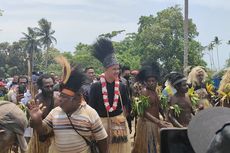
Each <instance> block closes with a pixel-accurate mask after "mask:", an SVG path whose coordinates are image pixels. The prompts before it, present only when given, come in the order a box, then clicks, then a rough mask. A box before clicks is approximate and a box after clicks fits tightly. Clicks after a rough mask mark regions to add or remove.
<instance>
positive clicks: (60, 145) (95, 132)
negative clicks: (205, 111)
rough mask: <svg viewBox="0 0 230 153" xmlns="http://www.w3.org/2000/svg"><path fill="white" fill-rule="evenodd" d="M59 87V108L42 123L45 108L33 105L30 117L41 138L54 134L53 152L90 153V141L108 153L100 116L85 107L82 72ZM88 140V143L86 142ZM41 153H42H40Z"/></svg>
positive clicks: (76, 72)
mask: <svg viewBox="0 0 230 153" xmlns="http://www.w3.org/2000/svg"><path fill="white" fill-rule="evenodd" d="M63 78H67V79H64V80H63V81H62V83H61V85H60V96H59V101H60V105H59V106H58V107H56V108H54V109H53V110H52V111H51V112H50V113H49V114H48V115H47V116H46V118H45V119H43V120H42V110H43V109H45V108H44V107H43V106H40V107H39V106H38V105H31V106H30V110H29V112H30V116H31V122H32V124H33V127H34V128H35V130H36V131H37V133H38V134H39V135H44V134H50V133H54V148H53V149H54V150H55V151H57V152H60V153H91V147H90V145H89V144H88V143H87V141H92V140H95V141H96V142H97V144H98V148H99V151H100V153H107V145H106V142H107V133H106V131H105V128H104V127H103V125H102V122H101V120H100V118H99V116H98V114H97V112H96V111H95V110H94V109H92V108H91V107H90V106H89V105H87V104H86V102H85V100H84V98H83V96H82V92H81V90H80V89H81V86H82V85H83V83H84V81H85V76H84V75H83V73H82V72H79V71H77V70H73V71H72V72H71V74H70V75H69V76H68V75H67V77H63ZM86 139H87V140H86ZM40 153H41V152H40Z"/></svg>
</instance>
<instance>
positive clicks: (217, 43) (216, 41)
mask: <svg viewBox="0 0 230 153" xmlns="http://www.w3.org/2000/svg"><path fill="white" fill-rule="evenodd" d="M213 43H214V45H215V46H216V56H217V62H218V69H219V70H220V59H219V51H218V46H219V45H220V44H221V40H219V38H218V37H217V36H215V38H214V40H213Z"/></svg>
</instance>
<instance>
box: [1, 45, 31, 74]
mask: <svg viewBox="0 0 230 153" xmlns="http://www.w3.org/2000/svg"><path fill="white" fill-rule="evenodd" d="M23 45H24V44H23V43H22V42H13V43H12V44H9V43H7V42H3V43H0V77H3V78H7V77H12V76H13V75H15V74H18V75H20V74H27V65H26V64H27V63H26V52H25V51H24V50H23Z"/></svg>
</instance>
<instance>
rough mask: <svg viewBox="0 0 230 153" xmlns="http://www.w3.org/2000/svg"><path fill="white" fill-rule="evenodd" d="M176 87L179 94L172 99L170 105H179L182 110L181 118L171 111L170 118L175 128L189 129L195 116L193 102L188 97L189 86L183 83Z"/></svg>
mask: <svg viewBox="0 0 230 153" xmlns="http://www.w3.org/2000/svg"><path fill="white" fill-rule="evenodd" d="M174 87H175V89H176V90H177V93H176V94H175V95H174V96H172V97H171V99H170V105H174V104H177V105H178V106H179V107H180V108H181V109H182V110H181V113H180V114H179V116H175V115H174V112H173V111H172V110H170V113H169V118H170V120H171V122H172V124H173V125H174V126H175V127H180V128H182V127H187V126H188V124H189V122H190V120H191V118H192V114H194V111H193V109H192V105H191V101H190V99H189V97H188V96H187V95H186V93H187V91H188V86H187V84H186V81H183V82H181V83H179V84H177V85H175V86H174Z"/></svg>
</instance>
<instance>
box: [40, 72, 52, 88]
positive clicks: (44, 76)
mask: <svg viewBox="0 0 230 153" xmlns="http://www.w3.org/2000/svg"><path fill="white" fill-rule="evenodd" d="M49 78H51V79H52V80H53V81H54V79H53V78H52V77H51V75H49V74H42V75H40V76H39V78H38V80H37V86H38V88H39V89H42V86H43V79H49Z"/></svg>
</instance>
